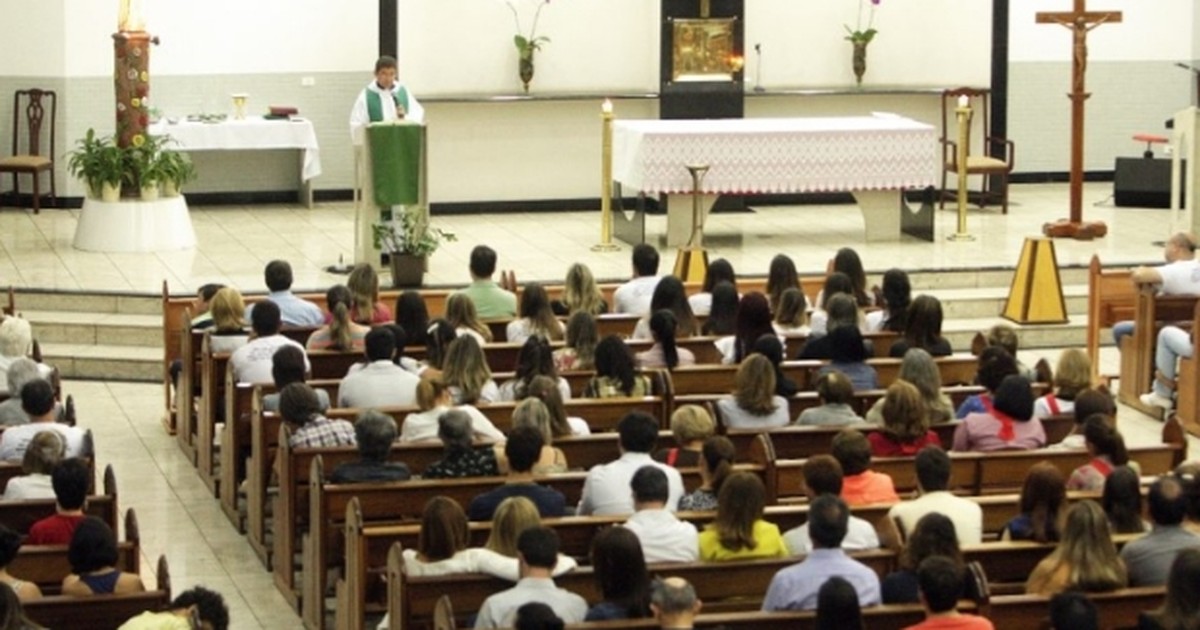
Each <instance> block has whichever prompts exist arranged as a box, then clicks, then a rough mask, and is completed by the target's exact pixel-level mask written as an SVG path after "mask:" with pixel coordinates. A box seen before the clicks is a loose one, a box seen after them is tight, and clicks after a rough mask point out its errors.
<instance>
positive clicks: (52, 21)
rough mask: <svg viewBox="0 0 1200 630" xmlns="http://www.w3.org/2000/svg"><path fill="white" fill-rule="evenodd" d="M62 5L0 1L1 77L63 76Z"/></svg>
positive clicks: (46, 0)
mask: <svg viewBox="0 0 1200 630" xmlns="http://www.w3.org/2000/svg"><path fill="white" fill-rule="evenodd" d="M65 2H66V0H0V76H9V77H60V76H63V72H64V67H65V66H64V64H65V59H66V50H65V48H64V45H63V38H62V23H63V14H64V5H65ZM114 7H115V5H114ZM113 11H114V13H115V11H116V9H115V8H114V9H113Z"/></svg>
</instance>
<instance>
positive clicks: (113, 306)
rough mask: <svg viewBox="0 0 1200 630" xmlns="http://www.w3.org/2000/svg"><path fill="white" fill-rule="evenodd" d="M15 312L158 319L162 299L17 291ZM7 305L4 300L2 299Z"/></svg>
mask: <svg viewBox="0 0 1200 630" xmlns="http://www.w3.org/2000/svg"><path fill="white" fill-rule="evenodd" d="M15 293H16V296H15V302H16V305H17V310H18V311H19V312H21V313H25V312H27V311H40V312H46V311H67V312H75V313H122V314H126V315H158V316H159V317H162V298H161V297H160V296H157V295H136V294H130V293H106V292H99V291H40V290H36V289H17V290H16V291H15ZM5 305H6V306H7V299H5Z"/></svg>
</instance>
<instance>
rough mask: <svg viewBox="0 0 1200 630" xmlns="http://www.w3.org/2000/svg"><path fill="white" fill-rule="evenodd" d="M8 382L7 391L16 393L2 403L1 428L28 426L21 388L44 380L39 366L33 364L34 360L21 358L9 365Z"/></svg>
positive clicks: (6, 374)
mask: <svg viewBox="0 0 1200 630" xmlns="http://www.w3.org/2000/svg"><path fill="white" fill-rule="evenodd" d="M5 378H6V379H7V380H6V382H7V383H8V389H7V390H5V391H8V392H14V394H13V395H10V396H9V397H8V400H5V401H3V402H0V426H6V427H10V426H15V425H18V424H28V423H29V414H27V413H25V410H24V409H22V408H21V388H22V387H24V386H25V383H28V382H29V381H32V380H34V379H38V378H42V376H41V372H40V371H38V364H37V363H34V362H33V359H27V358H24V357H21V358H20V359H16V360H15V361H13V362H12V363H10V364H9V366H8V369H7V370H6V371H5Z"/></svg>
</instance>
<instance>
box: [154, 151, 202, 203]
mask: <svg viewBox="0 0 1200 630" xmlns="http://www.w3.org/2000/svg"><path fill="white" fill-rule="evenodd" d="M158 161H159V164H158V166H159V171H160V173H161V175H162V185H163V196H164V197H178V196H179V190H180V189H181V188H183V185H184V184H186V183H188V182H190V181H192V180H194V179H196V168H195V167H194V166H192V160H191V159H190V158H188V156H187V155H186V154H184V153H180V152H179V151H163V152H162V153H161V154H160V155H159V159H158Z"/></svg>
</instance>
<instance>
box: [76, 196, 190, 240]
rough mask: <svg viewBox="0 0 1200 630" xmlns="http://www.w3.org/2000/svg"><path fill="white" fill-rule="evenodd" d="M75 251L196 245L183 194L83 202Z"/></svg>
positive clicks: (77, 227)
mask: <svg viewBox="0 0 1200 630" xmlns="http://www.w3.org/2000/svg"><path fill="white" fill-rule="evenodd" d="M73 244H74V246H75V249H81V250H84V251H88V252H169V251H175V250H180V249H191V248H193V247H195V246H196V232H195V231H194V230H193V229H192V217H191V215H189V214H188V207H187V200H186V199H184V197H183V195H179V196H176V197H168V198H161V199H155V200H153V201H142V200H140V199H123V200H121V201H117V202H105V201H100V200H97V199H84V200H83V210H82V211H81V212H80V214H79V222H78V223H77V224H76V225H75V239H74V241H73Z"/></svg>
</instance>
